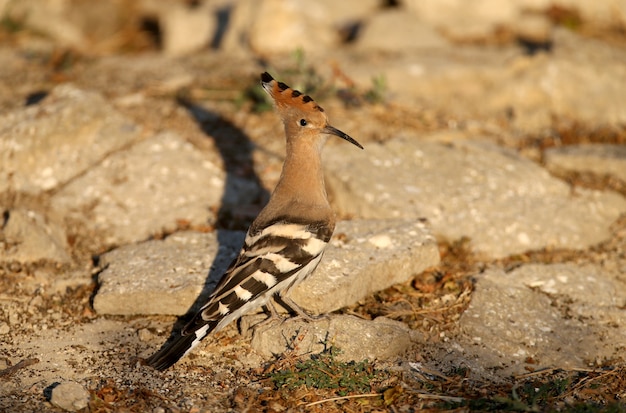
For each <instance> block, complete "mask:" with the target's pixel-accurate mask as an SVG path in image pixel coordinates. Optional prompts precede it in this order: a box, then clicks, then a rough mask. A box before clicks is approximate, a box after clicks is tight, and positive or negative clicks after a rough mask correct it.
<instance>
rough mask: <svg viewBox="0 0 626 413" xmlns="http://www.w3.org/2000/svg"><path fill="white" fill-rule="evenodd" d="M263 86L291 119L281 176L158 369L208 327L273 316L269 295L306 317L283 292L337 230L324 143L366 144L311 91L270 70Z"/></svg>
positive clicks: (158, 357) (156, 360)
mask: <svg viewBox="0 0 626 413" xmlns="http://www.w3.org/2000/svg"><path fill="white" fill-rule="evenodd" d="M261 85H262V86H263V89H265V91H266V92H267V93H268V94H269V95H270V96H271V98H272V100H273V101H274V106H275V107H276V109H277V110H278V113H279V114H280V115H281V118H282V121H283V124H284V126H285V134H286V137H287V155H286V157H285V163H284V164H283V170H282V173H281V176H280V179H279V181H278V184H277V185H276V188H275V189H274V192H273V193H272V196H271V197H270V200H269V202H268V204H267V205H266V206H265V208H263V210H262V211H261V212H260V213H259V215H258V216H257V218H256V219H255V220H254V222H253V223H252V225H251V226H250V228H249V229H248V232H247V234H246V238H245V241H244V245H243V247H242V249H241V252H240V253H239V256H238V257H237V258H236V259H235V260H234V261H233V262H232V263H231V265H230V267H229V268H228V270H227V271H226V273H225V274H224V275H223V276H222V278H221V280H220V281H219V282H218V284H217V286H216V287H215V289H214V290H213V292H212V293H211V295H210V296H209V298H208V302H207V303H206V304H205V305H204V306H203V307H202V308H201V309H200V311H199V312H198V313H197V314H196V315H195V316H194V318H193V319H192V320H191V321H190V322H189V324H187V326H186V327H184V328H183V330H182V332H181V335H180V336H178V337H177V338H176V339H174V340H173V341H172V342H171V343H169V344H166V345H165V346H164V347H163V348H162V349H161V350H160V351H158V352H157V353H155V354H154V355H153V356H151V357H150V358H149V359H148V360H147V364H148V365H150V366H152V367H154V368H156V369H158V370H165V369H167V368H168V367H170V366H171V365H173V364H174V363H176V362H177V361H178V360H179V359H180V358H181V357H183V356H184V355H186V354H187V353H189V351H191V350H192V349H193V348H194V347H195V346H196V345H198V343H200V341H201V340H202V339H203V338H204V337H206V336H207V335H208V334H209V333H211V332H216V331H219V330H221V329H222V328H223V327H225V326H226V325H227V324H229V323H230V322H231V321H234V320H236V319H238V318H239V317H241V316H242V315H244V314H246V313H248V312H250V311H253V310H255V309H257V308H259V307H262V306H265V308H266V309H267V310H269V311H270V312H271V316H272V317H274V316H275V315H276V311H275V309H274V306H273V304H272V302H271V301H270V299H275V300H276V301H278V302H279V303H281V305H283V306H285V305H286V307H289V309H290V310H292V311H294V312H296V313H298V314H299V315H301V316H304V317H308V315H307V314H306V313H305V312H304V311H303V310H302V309H301V308H300V307H299V306H298V305H297V304H296V303H294V302H293V301H292V300H291V299H289V298H288V297H287V296H286V295H285V294H286V293H287V292H288V291H289V289H290V288H292V287H293V286H295V285H297V284H298V283H300V282H301V281H303V280H304V279H306V278H307V277H308V276H309V275H310V274H311V273H312V272H313V271H314V270H315V268H316V267H317V265H318V264H319V262H320V260H321V259H322V255H323V253H324V248H325V247H326V244H327V243H328V241H329V240H330V237H331V235H332V233H333V230H334V229H335V215H334V213H333V211H332V209H331V208H330V205H329V203H328V197H327V195H326V188H325V186H324V175H323V171H322V159H321V152H322V146H323V145H324V143H325V142H326V139H327V137H328V136H329V135H335V136H338V137H340V138H342V139H345V140H347V141H348V142H350V143H353V144H354V145H356V146H358V147H359V148H361V149H363V147H362V146H361V144H359V143H358V142H357V141H356V140H354V139H352V138H351V137H350V136H348V135H347V134H345V133H343V132H342V131H340V130H339V129H336V128H334V127H332V126H330V125H329V124H328V119H327V117H326V114H325V113H324V109H322V108H321V107H320V106H319V105H317V104H316V103H315V101H313V99H311V98H310V97H309V96H307V95H303V94H302V93H300V92H298V91H297V90H294V89H291V88H290V87H289V86H287V85H286V84H284V83H282V82H277V81H276V80H274V78H272V76H271V75H270V74H269V73H267V72H265V73H263V74H262V75H261Z"/></svg>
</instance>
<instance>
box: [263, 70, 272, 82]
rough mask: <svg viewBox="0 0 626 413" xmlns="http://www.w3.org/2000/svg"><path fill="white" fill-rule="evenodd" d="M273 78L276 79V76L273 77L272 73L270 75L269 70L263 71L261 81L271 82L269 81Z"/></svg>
mask: <svg viewBox="0 0 626 413" xmlns="http://www.w3.org/2000/svg"><path fill="white" fill-rule="evenodd" d="M272 80H274V78H273V77H272V75H270V74H269V73H267V72H263V73H261V82H263V83H269V82H271V81H272Z"/></svg>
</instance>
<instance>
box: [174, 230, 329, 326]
mask: <svg viewBox="0 0 626 413" xmlns="http://www.w3.org/2000/svg"><path fill="white" fill-rule="evenodd" d="M332 230H333V228H331V227H329V225H328V223H327V222H313V223H311V222H309V223H299V222H297V221H295V220H293V219H287V218H278V219H276V220H273V221H272V222H271V223H269V224H268V225H266V226H264V227H262V228H254V227H252V228H250V230H249V231H248V234H247V235H246V239H245V241H244V245H243V248H242V250H241V252H240V254H239V256H238V257H237V259H236V260H235V261H234V262H233V263H232V264H231V266H230V268H229V269H228V271H227V272H226V274H224V276H223V277H222V279H221V280H220V282H219V283H218V284H217V286H216V287H215V289H214V290H213V293H212V294H211V296H210V298H209V302H208V303H207V304H206V305H205V306H204V307H203V308H202V309H201V310H200V312H199V314H198V316H196V319H195V320H193V321H192V322H191V323H189V325H188V326H187V327H185V329H184V330H183V334H190V333H191V332H193V331H195V330H197V329H198V328H199V327H200V326H201V325H204V324H206V323H216V322H217V323H216V327H217V324H219V325H220V327H221V326H223V325H225V324H228V323H229V322H230V321H232V320H234V319H236V318H239V317H241V316H242V315H243V314H245V313H246V312H248V311H251V310H253V309H255V308H258V307H260V306H262V305H263V304H265V302H267V300H268V299H269V298H270V297H271V296H272V295H273V294H275V293H277V292H279V291H281V290H284V289H288V288H289V287H290V286H291V285H293V284H294V283H297V282H299V281H302V280H303V279H304V278H306V277H307V276H308V275H309V274H311V273H312V272H313V270H314V269H315V266H317V265H313V266H312V265H310V264H313V263H315V264H317V262H319V259H320V258H321V255H322V253H323V251H324V248H325V247H326V244H327V243H328V241H329V240H330V237H331V235H332ZM254 303H256V305H254Z"/></svg>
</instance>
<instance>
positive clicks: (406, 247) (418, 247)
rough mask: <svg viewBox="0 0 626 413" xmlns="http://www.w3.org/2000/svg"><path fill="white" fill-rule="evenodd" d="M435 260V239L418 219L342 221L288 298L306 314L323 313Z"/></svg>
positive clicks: (404, 277)
mask: <svg viewBox="0 0 626 413" xmlns="http://www.w3.org/2000/svg"><path fill="white" fill-rule="evenodd" d="M438 263H439V249H438V247H437V243H436V241H435V239H434V238H433V237H432V235H431V233H430V229H429V227H428V226H427V225H426V224H425V223H423V222H420V221H414V220H402V219H398V220H355V221H343V222H340V223H339V224H338V225H337V228H336V230H335V235H334V236H333V238H332V239H331V243H330V245H329V246H328V247H327V249H326V252H325V253H324V258H323V259H322V262H321V263H320V265H319V267H318V269H317V271H315V273H314V274H313V275H312V276H311V277H310V278H308V279H307V280H305V281H303V282H302V284H300V285H298V286H296V287H295V288H293V290H291V291H290V293H289V296H290V297H291V298H292V299H293V300H294V301H295V302H297V303H298V304H299V305H300V306H301V307H302V308H303V309H305V310H307V311H309V312H310V313H312V314H324V313H329V312H331V311H335V310H338V309H340V308H342V307H345V306H347V305H351V304H354V303H356V302H358V301H359V300H362V299H363V298H365V297H367V296H368V295H370V294H372V293H374V292H376V291H379V290H384V289H385V288H387V287H390V286H392V285H394V284H399V283H403V282H405V281H407V280H410V279H411V278H413V277H414V276H415V275H417V274H419V273H421V272H422V271H424V270H425V269H427V268H429V267H433V266H435V265H437V264H438Z"/></svg>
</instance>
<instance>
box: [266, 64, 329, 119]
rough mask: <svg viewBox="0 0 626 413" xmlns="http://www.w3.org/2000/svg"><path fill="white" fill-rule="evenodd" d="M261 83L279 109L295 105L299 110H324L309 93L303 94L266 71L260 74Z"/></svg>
mask: <svg viewBox="0 0 626 413" xmlns="http://www.w3.org/2000/svg"><path fill="white" fill-rule="evenodd" d="M261 85H262V86H263V89H265V91H266V92H267V93H269V95H270V96H271V97H272V99H274V102H275V104H276V106H277V107H278V108H279V109H284V108H288V107H295V108H298V109H300V110H304V111H310V110H317V111H319V112H324V109H323V108H322V107H321V106H320V105H318V104H317V103H315V101H314V100H313V98H311V97H310V96H309V95H304V94H302V93H301V92H299V91H297V90H295V89H292V88H290V87H289V86H287V85H286V84H284V83H283V82H277V81H276V80H275V79H274V78H273V77H272V75H270V74H269V73H267V72H264V73H263V74H261Z"/></svg>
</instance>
